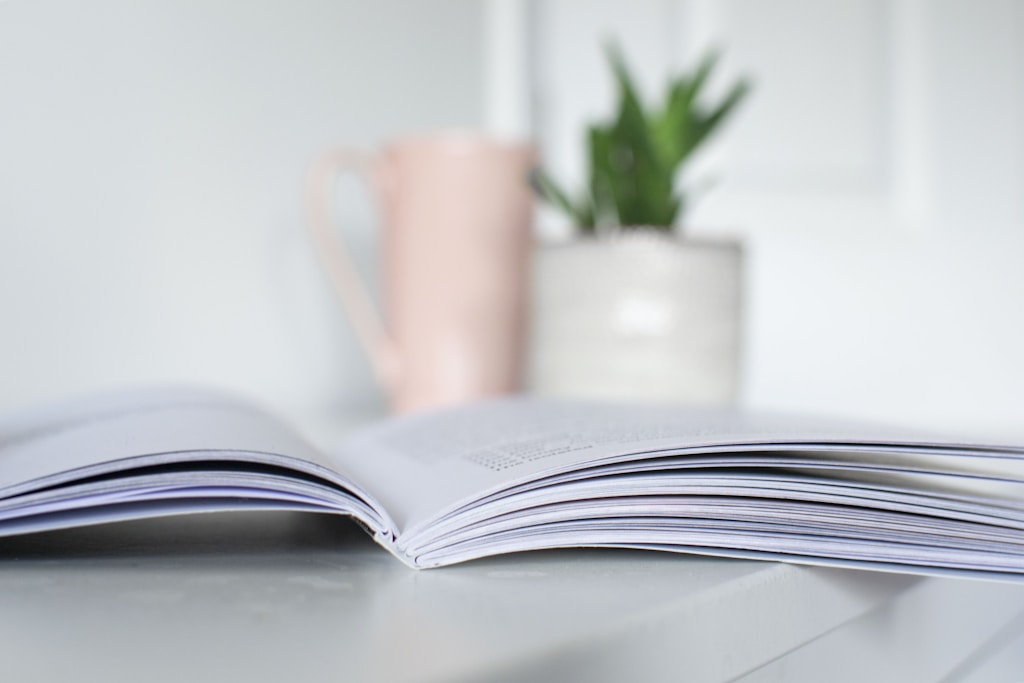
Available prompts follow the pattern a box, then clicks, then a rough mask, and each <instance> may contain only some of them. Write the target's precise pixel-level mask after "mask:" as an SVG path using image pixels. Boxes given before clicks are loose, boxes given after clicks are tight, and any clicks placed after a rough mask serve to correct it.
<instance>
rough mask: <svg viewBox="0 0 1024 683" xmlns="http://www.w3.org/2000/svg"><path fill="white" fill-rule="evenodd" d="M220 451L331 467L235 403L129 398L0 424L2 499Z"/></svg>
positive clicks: (79, 403) (54, 408)
mask: <svg viewBox="0 0 1024 683" xmlns="http://www.w3.org/2000/svg"><path fill="white" fill-rule="evenodd" d="M218 451H220V452H224V453H231V452H238V453H242V452H254V453H266V454H279V455H285V456H289V457H292V458H297V459H302V460H305V461H308V462H311V463H316V464H319V465H320V466H323V467H326V463H325V461H324V459H323V456H322V455H320V454H319V453H318V452H317V451H316V449H314V448H313V447H312V446H310V445H308V444H307V443H306V442H305V441H304V440H303V439H301V438H300V437H299V436H298V435H296V434H294V433H293V432H292V431H291V430H290V429H289V428H288V427H286V426H285V425H283V424H281V423H280V422H279V421H277V420H276V419H274V418H273V417H271V416H269V415H267V414H265V413H263V412H262V411H259V410H257V409H255V408H251V407H249V406H247V405H245V404H244V403H241V402H239V401H236V400H235V399H233V398H230V397H227V396H223V395H219V394H216V393H212V392H210V393H208V392H203V391H194V390H185V389H181V390H165V389H162V390H139V391H128V392H119V393H116V394H109V395H103V396H96V397H87V398H81V399H75V400H71V401H65V402H63V403H57V404H52V405H48V406H45V407H42V408H39V409H28V410H23V411H21V412H15V413H8V414H5V415H4V416H2V417H0V497H5V496H10V495H14V494H16V493H21V492H24V491H26V490H31V489H32V488H33V487H39V486H40V485H44V484H45V485H51V483H52V482H51V483H48V482H50V480H51V479H53V478H63V479H67V478H68V473H72V472H78V473H79V475H80V476H84V475H85V474H88V473H89V472H90V468H93V469H95V468H100V467H102V469H103V470H104V471H112V470H116V469H118V468H123V467H126V466H129V464H130V463H129V462H127V461H125V460H124V459H131V458H138V457H141V456H157V455H162V456H164V459H165V460H167V461H173V460H174V459H175V457H176V455H175V454H179V455H180V454H183V453H203V452H218ZM71 476H74V475H71Z"/></svg>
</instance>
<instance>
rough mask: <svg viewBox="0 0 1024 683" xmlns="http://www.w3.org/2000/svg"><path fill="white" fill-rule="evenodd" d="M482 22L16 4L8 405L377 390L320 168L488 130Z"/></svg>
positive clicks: (303, 405)
mask: <svg viewBox="0 0 1024 683" xmlns="http://www.w3.org/2000/svg"><path fill="white" fill-rule="evenodd" d="M482 21H483V12H482V8H481V6H480V4H479V3H478V2H477V0H374V1H373V2H367V1H365V0H287V1H286V0H204V1H203V2H181V1H180V0H90V1H89V2H76V1H74V0H6V1H5V2H0V408H2V407H5V406H9V405H13V404H16V403H24V402H28V401H32V400H38V399H44V398H48V397H52V396H58V395H63V394H67V393H73V392H84V391H91V390H94V389H99V388H102V387H107V386H110V387H114V386H120V385H123V384H126V383H137V382H151V381H152V382H163V381H186V382H188V381H195V382H202V383H205V384H214V385H220V386H224V387H228V388H233V389H237V390H239V391H241V392H243V393H246V394H249V395H254V396H257V397H259V398H262V399H264V400H265V401H267V402H269V403H271V404H275V405H278V406H281V407H283V408H284V409H285V410H286V411H291V412H295V413H301V412H303V411H309V410H324V411H327V410H333V409H335V408H337V409H338V410H339V411H341V410H342V409H344V408H346V407H347V408H348V409H351V408H352V407H353V406H355V407H356V408H358V407H360V406H363V407H365V406H368V405H374V404H375V403H377V402H379V400H380V396H379V394H378V393H377V391H376V389H375V387H374V386H373V384H372V380H371V378H370V375H369V372H368V370H367V368H366V364H365V359H364V357H363V355H362V353H361V351H360V349H359V348H358V347H357V346H356V342H355V341H354V338H353V336H352V334H351V331H350V330H349V328H348V325H347V323H346V322H345V320H344V316H343V315H342V314H341V312H340V310H339V309H338V308H337V306H336V305H335V303H334V301H333V300H332V298H331V295H330V293H329V290H328V288H327V286H326V283H325V280H324V278H323V277H322V275H321V273H320V271H319V269H318V266H317V264H316V262H315V261H314V258H313V256H312V254H311V252H310V249H309V247H308V245H307V242H306V239H305V234H304V232H303V230H304V227H303V215H302V207H301V204H300V201H301V193H302V183H303V180H304V174H305V173H306V170H307V167H308V165H309V163H310V162H311V161H312V159H313V158H314V157H315V155H317V154H318V153H320V152H321V151H323V150H324V149H325V148H327V147H328V146H330V145H332V144H336V143H350V144H357V145H360V146H364V147H372V146H373V145H375V144H376V143H377V142H378V141H380V140H382V139H385V138H387V137H389V136H392V135H394V134H396V133H403V132H408V131H416V130H423V129H432V128H438V127H449V126H459V125H476V124H479V123H480V121H481V117H482V113H481V112H482V108H483V104H482V100H483V95H482V92H483V90H482V73H481V67H480V65H479V64H480V58H481V52H482V44H481V40H482V36H481V23H482ZM344 187H345V189H344V190H343V191H341V192H340V195H343V198H344V200H345V201H346V202H347V207H348V208H347V209H345V212H346V213H347V215H348V216H349V217H350V219H351V220H350V222H351V223H352V225H351V231H352V232H353V233H354V235H353V238H354V241H355V245H356V250H357V252H358V255H359V257H360V260H361V261H362V262H363V263H364V265H368V264H369V262H370V261H371V260H372V246H373V244H372V234H373V231H372V227H371V223H372V219H371V216H370V212H369V208H368V203H367V202H366V201H365V200H361V201H360V192H359V191H358V190H357V189H356V186H355V184H354V183H349V184H348V185H345V186H344Z"/></svg>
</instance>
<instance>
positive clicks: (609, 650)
mask: <svg viewBox="0 0 1024 683" xmlns="http://www.w3.org/2000/svg"><path fill="white" fill-rule="evenodd" d="M0 558H2V559H0V643H2V648H3V657H0V680H5V681H6V680H54V681H56V680H62V681H63V680H77V681H81V680H103V681H120V680H132V681H136V680H150V681H161V680H168V681H170V680H175V681H178V680H250V681H264V680H266V681H281V680H308V681H318V680H368V681H378V680H379V681H448V680H537V679H549V680H550V679H557V680H581V681H583V680H586V681H599V680H631V679H632V680H687V681H722V680H735V679H739V680H749V681H777V680H778V681H781V680H824V678H823V674H827V676H825V677H827V678H828V679H829V680H833V681H835V680H851V681H853V680H867V677H868V676H870V677H873V679H874V680H900V681H914V680H921V681H926V680H951V681H953V680H957V681H975V682H976V681H986V680H1010V681H1017V680H1024V676H1021V675H1019V674H1021V673H1022V672H1024V661H1022V659H1021V657H1022V656H1024V647H1020V645H1021V644H1022V643H1024V640H1017V639H1021V638H1024V616H1022V615H1024V585H1019V584H1007V583H996V582H988V581H967V580H953V579H922V578H918V577H912V576H904V575H896V574H884V573H877V572H859V571H850V570H837V569H824V568H810V567H798V566H795V565H787V564H776V563H767V562H748V561H735V560H724V559H721V560H720V559H713V558H698V557H686V556H678V555H672V554H668V553H656V552H644V551H628V550H565V551H544V552H534V553H522V554H518V555H509V556H505V557H500V558H492V559H488V560H482V561H477V562H471V563H467V564H464V565H459V566H455V567H448V568H444V569H434V570H427V571H414V570H411V569H408V568H406V567H405V566H403V565H402V564H400V563H399V562H398V561H397V560H395V559H394V558H392V557H391V556H390V555H389V554H388V553H386V552H385V551H384V550H383V549H381V548H379V547H378V546H376V545H375V544H374V543H373V542H372V541H371V540H370V539H369V538H368V537H367V536H366V535H365V534H364V533H363V531H362V530H361V529H359V528H358V527H356V526H355V525H354V524H352V523H351V522H349V521H347V520H345V519H337V518H331V517H327V516H321V515H313V514H281V513H244V514H239V513H235V514H216V515H210V514H207V515H195V516H190V517H178V518H169V519H162V520H145V521H136V522H126V523H121V524H111V525H104V526H99V527H93V528H87V529H77V530H69V531H59V532H52V533H47V534H38V535H35V536H27V537H16V538H9V539H0ZM838 662H843V665H842V666H840V667H837V666H836V665H837V663H838ZM1014 671H1016V673H1017V674H1018V675H1017V676H1016V677H1014V678H1010V677H1006V676H1009V675H1010V674H1008V673H1007V672H1014ZM979 676H980V677H979ZM1001 676H1003V677H1001Z"/></svg>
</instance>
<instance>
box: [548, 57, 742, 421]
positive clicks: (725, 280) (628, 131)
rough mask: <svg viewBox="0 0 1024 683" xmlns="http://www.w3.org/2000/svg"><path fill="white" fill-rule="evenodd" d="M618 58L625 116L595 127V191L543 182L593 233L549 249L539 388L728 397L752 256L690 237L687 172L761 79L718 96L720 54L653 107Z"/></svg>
mask: <svg viewBox="0 0 1024 683" xmlns="http://www.w3.org/2000/svg"><path fill="white" fill-rule="evenodd" d="M608 57H609V61H610V64H611V68H612V71H613V73H614V76H615V80H616V84H617V88H618V108H617V111H616V113H615V115H614V116H613V117H612V119H611V120H610V121H607V122H602V123H596V124H593V125H591V126H590V127H589V129H588V131H587V147H588V162H589V167H590V168H589V183H588V186H587V188H586V189H585V191H583V192H581V193H579V194H578V195H575V196H571V195H570V194H569V193H567V192H566V191H564V190H563V189H562V188H561V187H560V186H559V185H558V183H557V182H555V180H554V179H552V178H551V177H550V176H549V175H548V174H547V173H546V172H544V171H543V170H540V169H537V170H535V171H534V172H533V174H532V176H531V182H532V184H533V186H534V188H535V190H536V191H537V192H538V194H539V195H540V196H541V197H542V198H543V199H544V200H546V201H547V202H549V203H550V204H551V205H553V206H554V207H555V208H557V209H559V210H561V211H562V212H564V213H565V214H566V216H567V217H568V218H569V219H570V220H571V221H572V222H573V223H574V224H575V226H576V227H577V229H578V230H579V231H580V233H581V239H578V240H575V241H574V242H572V243H570V244H567V245H559V246H551V247H547V248H544V249H541V250H540V252H539V253H538V254H537V259H536V281H535V295H534V320H533V332H532V334H533V344H532V358H531V363H530V371H529V384H530V386H531V388H532V389H533V390H534V391H537V392H538V393H544V394H555V395H576V396H580V395H583V396H595V397H616V398H629V397H635V398H652V399H688V400H695V401H704V402H727V401H729V400H731V399H732V398H733V397H734V395H735V393H736V390H737V385H738V377H739V372H738V366H739V354H740V313H741V285H742V281H741V276H742V260H743V254H742V249H741V246H740V244H739V243H737V242H732V241H708V240H695V239H692V238H684V236H683V235H682V233H681V231H680V229H679V227H678V226H679V223H680V221H681V219H682V218H683V217H684V216H685V213H686V209H687V208H688V204H689V200H690V194H689V192H688V191H687V190H686V188H683V187H681V185H680V176H681V173H682V170H683V169H684V167H685V166H686V164H687V162H688V161H690V160H691V158H692V157H693V155H694V153H695V152H697V151H698V150H699V149H700V148H701V147H702V146H703V145H704V143H706V142H707V140H708V139H710V138H711V136H712V135H713V134H714V133H715V132H716V131H718V130H719V129H720V128H721V127H722V124H723V123H724V122H725V121H726V120H727V119H729V117H730V115H731V114H732V113H733V112H735V111H736V110H737V108H738V106H739V105H740V103H741V102H743V100H744V99H745V98H746V96H747V94H748V92H749V90H750V84H749V82H748V81H747V80H745V79H740V80H739V81H737V82H736V83H735V84H733V85H732V87H731V88H730V89H728V91H727V92H726V94H725V95H724V96H723V97H722V98H721V99H719V100H717V101H716V102H713V103H708V102H706V101H705V98H704V97H702V95H703V93H704V91H705V89H706V85H707V83H708V81H709V79H710V77H711V75H712V73H713V71H714V68H715V64H716V61H717V56H716V55H715V54H713V53H711V54H708V55H707V56H706V57H705V58H704V59H703V60H702V61H701V62H700V63H699V64H698V65H697V66H696V68H695V69H693V70H692V71H690V72H686V73H682V74H679V75H678V76H676V77H674V78H673V79H671V80H670V83H669V86H668V93H667V95H666V97H665V101H664V102H663V103H662V104H661V106H660V107H653V108H648V107H646V106H645V105H644V103H643V101H642V99H641V97H640V95H639V93H638V90H637V88H636V86H635V85H634V82H633V79H632V78H631V76H630V74H629V71H628V69H627V67H626V65H625V62H624V60H623V59H622V56H621V54H620V53H619V51H618V50H617V49H615V47H614V46H612V47H610V48H609V49H608Z"/></svg>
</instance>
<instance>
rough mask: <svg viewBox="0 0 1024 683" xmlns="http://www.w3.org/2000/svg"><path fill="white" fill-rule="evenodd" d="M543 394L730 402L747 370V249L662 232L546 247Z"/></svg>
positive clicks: (539, 311) (537, 375) (534, 341)
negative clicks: (743, 350)
mask: <svg viewBox="0 0 1024 683" xmlns="http://www.w3.org/2000/svg"><path fill="white" fill-rule="evenodd" d="M534 264H535V265H534V268H535V271H534V282H533V286H534V292H533V314H532V315H533V318H532V321H531V323H532V324H531V333H530V336H531V345H530V358H529V365H528V373H527V385H528V387H529V389H530V390H531V391H533V392H535V393H538V394H542V395H552V396H572V397H586V398H612V399H650V400H681V401H691V402H698V403H713V404H722V403H728V402H731V401H732V400H734V399H735V397H736V393H737V389H738V385H739V375H740V368H739V364H740V343H741V313H742V275H743V250H742V248H741V246H740V245H739V243H737V242H727V241H722V242H717V241H703V240H691V239H679V238H676V237H673V236H670V235H666V234H664V233H660V232H655V231H653V230H650V231H643V230H633V231H628V232H623V233H618V234H617V235H615V236H610V237H600V238H593V239H582V240H578V241H576V242H572V243H569V244H565V245H556V246H550V247H542V248H540V249H539V250H538V252H537V254H536V258H535V260H534Z"/></svg>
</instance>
